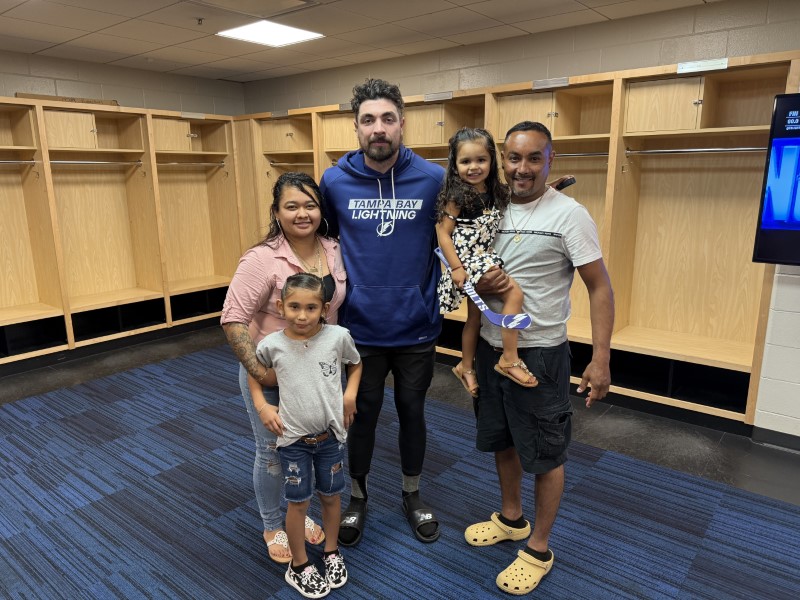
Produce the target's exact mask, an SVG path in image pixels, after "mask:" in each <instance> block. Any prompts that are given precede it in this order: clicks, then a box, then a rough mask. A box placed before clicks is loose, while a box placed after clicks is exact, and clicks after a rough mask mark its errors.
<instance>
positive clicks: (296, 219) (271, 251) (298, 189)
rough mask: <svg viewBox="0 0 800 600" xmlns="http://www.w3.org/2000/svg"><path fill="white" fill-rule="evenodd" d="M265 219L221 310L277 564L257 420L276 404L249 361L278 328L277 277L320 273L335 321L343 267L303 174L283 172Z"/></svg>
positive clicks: (267, 455)
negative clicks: (252, 386) (265, 228)
mask: <svg viewBox="0 0 800 600" xmlns="http://www.w3.org/2000/svg"><path fill="white" fill-rule="evenodd" d="M272 196H273V201H272V207H271V213H272V221H271V223H270V227H269V232H268V233H267V236H266V237H265V238H264V239H263V240H262V241H261V242H260V243H258V244H256V245H255V246H253V247H252V248H250V249H249V250H248V251H247V252H245V253H244V255H243V256H242V258H241V259H240V260H239V266H238V268H237V269H236V273H235V274H234V276H233V279H232V281H231V284H230V286H229V287H228V294H227V296H226V297H225V304H224V305H223V308H222V319H221V323H222V328H223V330H224V331H225V336H226V337H227V339H228V343H229V344H230V346H231V348H233V351H234V352H235V353H236V356H237V358H238V359H239V362H240V363H241V365H240V367H239V387H240V388H241V390H242V396H243V398H244V402H245V406H246V407H247V412H248V414H249V416H250V423H251V425H252V427H253V434H254V436H255V439H256V457H255V464H254V465H253V485H254V487H255V492H256V500H257V501H258V508H259V512H260V513H261V520H262V521H263V524H264V535H263V536H264V541H265V542H266V543H267V548H268V552H269V556H270V558H271V559H272V560H274V561H276V562H278V563H282V564H285V563H288V562H289V561H290V560H291V559H292V555H291V552H290V551H289V546H288V540H287V538H286V533H285V532H284V531H283V515H282V514H281V510H280V501H281V491H282V487H283V473H282V472H281V464H280V460H279V458H278V454H277V451H276V449H275V434H273V433H271V432H270V431H269V430H268V429H267V428H266V426H265V425H264V423H263V422H262V420H261V415H262V413H263V411H264V409H265V408H266V403H269V404H271V405H273V406H278V399H279V395H278V387H277V379H276V377H275V371H274V369H265V368H264V366H263V365H262V364H261V363H260V362H258V359H257V358H256V345H257V344H258V342H260V341H261V340H262V338H264V337H265V336H266V335H268V334H270V333H273V332H275V331H278V330H280V329H284V328H285V326H286V322H285V321H284V320H283V318H282V317H281V316H280V314H279V313H278V308H277V305H276V302H275V301H276V300H278V299H279V298H280V296H281V290H282V289H283V282H284V281H286V278H287V277H289V276H290V275H294V274H295V273H300V272H307V273H312V274H314V275H317V276H318V277H321V278H322V281H323V283H324V287H325V299H326V301H329V302H330V309H329V310H328V313H327V321H328V322H329V323H336V320H337V313H338V309H339V307H340V306H341V304H342V301H343V300H344V294H345V278H346V274H345V270H344V264H343V263H342V255H341V251H340V250H339V243H338V242H337V241H335V240H333V239H330V238H328V237H325V235H326V234H327V230H328V223H327V221H326V220H325V219H324V216H323V214H322V195H321V193H320V191H319V187H318V186H317V184H316V183H315V182H314V180H313V179H312V178H311V177H310V176H309V175H306V174H305V173H284V174H283V175H281V176H280V177H279V178H278V180H277V181H276V182H275V186H274V187H273V189H272ZM248 374H249V375H250V376H251V377H253V378H255V379H256V380H257V381H259V382H260V383H261V385H262V386H263V387H262V389H263V392H264V393H263V395H261V396H260V397H255V396H254V395H251V394H250V390H249V388H248V385H247V376H248ZM324 539H325V535H324V533H323V532H322V529H321V528H320V527H319V526H318V525H316V524H315V523H314V522H313V521H311V520H310V519H308V518H307V519H306V540H307V541H308V542H310V543H312V544H321V543H322V542H323V541H324Z"/></svg>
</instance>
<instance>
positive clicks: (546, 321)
mask: <svg viewBox="0 0 800 600" xmlns="http://www.w3.org/2000/svg"><path fill="white" fill-rule="evenodd" d="M515 239H517V240H518V241H515ZM494 249H495V250H496V251H497V253H498V254H499V255H500V256H501V258H502V259H503V261H504V262H505V271H506V272H507V273H508V274H509V275H511V277H513V278H514V279H515V280H516V282H517V283H518V284H519V286H520V288H522V291H523V293H524V296H525V299H524V304H523V312H527V313H528V314H530V315H531V317H532V319H533V323H532V325H531V326H530V327H529V328H528V329H524V330H521V331H520V334H519V347H520V348H531V347H552V346H558V345H559V344H561V343H562V342H564V341H566V339H567V320H568V319H569V316H570V302H569V289H570V287H571V286H572V279H573V275H574V273H575V267H580V266H582V265H585V264H588V263H590V262H593V261H595V260H598V259H600V258H602V253H601V252H600V241H599V239H598V236H597V226H596V225H595V223H594V221H593V220H592V217H591V216H590V215H589V211H587V210H586V208H585V207H584V206H583V205H582V204H579V203H578V202H576V201H575V200H574V199H573V198H570V197H569V196H566V195H564V194H562V193H561V192H559V191H556V190H554V189H553V188H550V187H548V188H547V190H546V191H545V193H544V194H543V195H542V196H541V198H539V199H538V200H535V201H533V202H528V203H525V204H510V205H509V206H508V207H507V208H506V210H505V214H504V215H503V219H502V220H501V221H500V229H499V230H498V232H497V237H496V238H495V242H494ZM484 300H485V301H486V304H488V305H489V308H491V309H492V310H493V311H495V312H502V309H503V302H502V300H501V299H500V298H499V297H498V296H487V297H485V298H484ZM500 332H501V329H500V328H499V327H497V326H495V325H492V324H491V323H489V321H488V320H487V319H486V318H485V317H484V318H483V319H482V327H481V337H483V339H485V340H486V341H487V342H489V343H490V344H491V345H492V346H496V347H501V346H502V345H503V342H502V339H501V337H500Z"/></svg>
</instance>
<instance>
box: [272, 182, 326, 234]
mask: <svg viewBox="0 0 800 600" xmlns="http://www.w3.org/2000/svg"><path fill="white" fill-rule="evenodd" d="M287 188H294V189H296V190H299V191H301V192H302V193H303V194H305V195H306V196H308V197H309V198H310V199H311V200H313V201H314V203H315V204H316V205H317V206H319V211H320V214H321V215H322V220H320V222H319V227H317V232H316V233H317V235H321V236H325V235H327V234H328V225H327V222H326V221H325V212H324V209H323V208H322V192H321V191H320V189H319V186H318V185H317V182H316V181H314V178H313V177H311V175H309V174H307V173H300V172H289V173H282V174H281V175H280V177H278V179H277V181H276V182H275V185H273V186H272V206H271V207H270V209H269V214H270V222H269V231H267V235H266V237H264V239H263V240H261V241H260V242H259V243H258V244H256V246H272V242H273V241H274V240H275V239H276V238H277V237H278V236H281V235H283V231H282V230H281V227H280V225H279V224H278V217H277V216H276V215H277V213H278V209H279V208H280V204H281V197H282V196H283V192H284V191H285V190H286V189H287Z"/></svg>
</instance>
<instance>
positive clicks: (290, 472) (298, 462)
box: [278, 432, 345, 502]
mask: <svg viewBox="0 0 800 600" xmlns="http://www.w3.org/2000/svg"><path fill="white" fill-rule="evenodd" d="M321 435H323V434H318V435H315V436H308V437H306V438H304V439H305V440H307V439H308V438H316V437H320V436H321ZM344 447H345V446H344V444H343V443H342V442H340V441H339V440H337V439H336V436H335V435H333V432H328V435H327V438H326V439H324V440H322V441H319V442H312V443H308V442H306V441H303V439H301V440H298V441H296V442H295V443H293V444H291V445H290V446H284V447H281V448H278V454H279V455H280V457H281V467H282V468H283V477H284V484H283V493H284V496H285V497H286V500H287V502H305V501H306V500H309V499H310V498H311V496H312V495H313V493H314V487H315V486H314V482H316V490H317V492H319V493H320V494H322V495H324V496H333V495H336V494H341V493H342V492H343V491H344Z"/></svg>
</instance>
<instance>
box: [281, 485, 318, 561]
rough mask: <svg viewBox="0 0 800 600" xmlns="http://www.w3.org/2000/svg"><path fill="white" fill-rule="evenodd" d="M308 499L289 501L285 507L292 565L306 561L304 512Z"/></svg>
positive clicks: (306, 510)
mask: <svg viewBox="0 0 800 600" xmlns="http://www.w3.org/2000/svg"><path fill="white" fill-rule="evenodd" d="M309 503H310V501H309V500H306V501H305V502H289V503H288V506H287V507H286V537H288V538H289V549H290V550H291V551H292V565H294V566H295V567H296V566H299V565H302V564H305V563H307V562H308V555H307V554H306V513H307V512H308V505H309ZM325 533H326V534H327V533H328V532H327V531H326V532H325Z"/></svg>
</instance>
